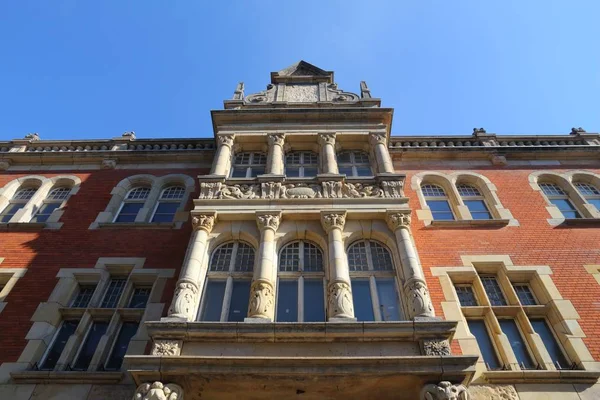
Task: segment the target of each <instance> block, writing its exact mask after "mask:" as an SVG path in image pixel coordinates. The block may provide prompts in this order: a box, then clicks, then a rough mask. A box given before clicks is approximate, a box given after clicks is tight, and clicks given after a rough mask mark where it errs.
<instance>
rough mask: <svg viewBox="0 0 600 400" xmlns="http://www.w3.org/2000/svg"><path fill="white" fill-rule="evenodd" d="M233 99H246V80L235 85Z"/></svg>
mask: <svg viewBox="0 0 600 400" xmlns="http://www.w3.org/2000/svg"><path fill="white" fill-rule="evenodd" d="M232 100H244V82H240V83H238V84H237V86H236V87H235V91H234V92H233V99H232Z"/></svg>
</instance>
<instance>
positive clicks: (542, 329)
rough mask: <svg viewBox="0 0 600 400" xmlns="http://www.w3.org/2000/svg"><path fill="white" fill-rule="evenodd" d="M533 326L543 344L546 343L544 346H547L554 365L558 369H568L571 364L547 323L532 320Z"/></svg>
mask: <svg viewBox="0 0 600 400" xmlns="http://www.w3.org/2000/svg"><path fill="white" fill-rule="evenodd" d="M530 322H531V326H532V327H533V330H534V331H535V333H537V334H538V335H540V337H541V338H542V342H544V346H546V350H548V354H550V358H551V359H552V362H554V365H555V366H556V368H558V369H563V368H568V367H569V362H568V361H567V359H566V358H565V355H564V354H563V352H562V350H561V348H560V346H559V345H558V342H557V341H556V338H555V337H554V335H553V334H552V331H551V330H550V327H549V326H548V324H547V323H546V320H544V319H532V320H530Z"/></svg>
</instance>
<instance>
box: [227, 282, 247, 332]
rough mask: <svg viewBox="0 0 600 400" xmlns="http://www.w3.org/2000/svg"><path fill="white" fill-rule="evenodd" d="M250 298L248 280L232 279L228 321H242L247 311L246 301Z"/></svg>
mask: <svg viewBox="0 0 600 400" xmlns="http://www.w3.org/2000/svg"><path fill="white" fill-rule="evenodd" d="M249 300H250V281H249V280H234V281H233V290H232V292H231V302H230V303H229V318H227V321H229V322H244V318H246V314H247V313H248V301H249Z"/></svg>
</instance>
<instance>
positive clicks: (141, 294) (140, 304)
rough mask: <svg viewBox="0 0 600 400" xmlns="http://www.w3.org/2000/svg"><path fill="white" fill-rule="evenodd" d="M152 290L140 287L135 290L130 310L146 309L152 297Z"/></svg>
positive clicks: (130, 301) (129, 306) (130, 302)
mask: <svg viewBox="0 0 600 400" xmlns="http://www.w3.org/2000/svg"><path fill="white" fill-rule="evenodd" d="M151 290H152V288H149V287H139V288H134V289H133V294H132V295H131V300H129V305H128V306H127V307H128V308H145V307H146V303H148V298H149V297H150V291H151Z"/></svg>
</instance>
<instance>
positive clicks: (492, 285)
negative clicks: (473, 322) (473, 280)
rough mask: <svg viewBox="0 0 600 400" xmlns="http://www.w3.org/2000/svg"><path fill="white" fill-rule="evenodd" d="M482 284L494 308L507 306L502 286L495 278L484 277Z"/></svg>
mask: <svg viewBox="0 0 600 400" xmlns="http://www.w3.org/2000/svg"><path fill="white" fill-rule="evenodd" d="M481 283H483V288H484V289H485V292H486V293H487V295H488V298H489V299H490V303H491V304H492V306H505V305H506V300H505V299H504V295H503V294H502V290H501V289H500V284H499V283H498V281H497V280H496V277H494V276H482V277H481Z"/></svg>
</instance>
